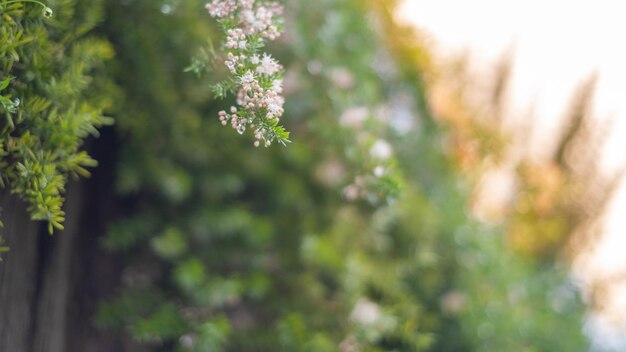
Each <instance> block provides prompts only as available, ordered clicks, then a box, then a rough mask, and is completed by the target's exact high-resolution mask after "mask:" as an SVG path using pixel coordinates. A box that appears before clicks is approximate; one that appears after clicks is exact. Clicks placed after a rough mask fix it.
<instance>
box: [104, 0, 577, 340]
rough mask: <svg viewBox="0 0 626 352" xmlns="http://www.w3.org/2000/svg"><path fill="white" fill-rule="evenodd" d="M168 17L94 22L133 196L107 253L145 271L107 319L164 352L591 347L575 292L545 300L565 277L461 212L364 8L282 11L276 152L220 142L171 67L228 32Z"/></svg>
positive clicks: (113, 12) (400, 62)
mask: <svg viewBox="0 0 626 352" xmlns="http://www.w3.org/2000/svg"><path fill="white" fill-rule="evenodd" d="M162 4H163V3H161V2H153V1H137V2H133V3H132V4H127V5H122V4H118V3H115V2H111V3H109V4H108V14H109V15H108V16H107V21H106V23H105V26H104V28H103V30H104V31H105V32H106V33H107V36H108V37H109V38H112V41H113V42H114V43H116V52H118V53H119V58H118V59H119V61H118V62H116V63H114V64H113V65H112V66H111V72H112V73H113V74H114V75H115V77H116V81H118V82H119V83H120V85H121V87H122V89H123V90H124V98H123V99H122V100H121V101H119V104H118V106H117V111H116V118H117V120H116V121H117V124H116V128H117V131H118V133H119V134H120V136H121V138H122V139H123V141H124V143H123V145H122V150H121V151H120V160H119V164H118V177H117V186H118V187H117V188H118V191H119V192H120V193H121V194H123V195H125V196H126V197H132V199H133V211H132V212H131V215H129V216H128V217H127V218H124V219H120V220H119V221H118V222H117V223H116V224H113V225H112V226H111V228H110V232H109V236H108V237H107V238H106V239H105V241H104V243H105V245H106V246H107V247H108V248H110V249H113V250H123V251H125V252H126V253H130V254H132V256H129V258H128V262H127V266H128V270H129V271H130V272H133V273H135V275H136V276H137V278H136V279H135V280H128V282H126V283H125V285H124V286H123V287H122V288H120V294H119V296H118V297H117V298H114V299H112V300H111V301H109V302H106V303H103V304H102V305H101V307H100V310H99V313H98V321H99V322H101V324H102V325H105V326H108V327H118V328H120V329H124V331H126V333H127V334H128V335H129V336H130V337H131V338H134V339H136V340H138V341H144V342H145V343H147V344H148V345H149V346H152V347H153V348H154V349H155V350H156V349H158V348H161V349H164V350H181V351H182V350H197V351H205V350H211V351H258V350H268V351H289V352H292V351H316V352H317V351H337V350H343V351H351V350H361V351H473V350H495V351H499V350H502V351H517V350H520V351H523V350H535V351H555V350H568V351H578V350H581V351H582V350H584V348H585V347H584V346H585V342H584V338H583V337H582V333H581V319H580V314H581V312H580V310H581V305H580V301H579V300H578V297H577V296H576V295H575V294H573V293H572V295H570V294H569V293H567V294H566V295H565V296H567V297H566V298H565V299H564V300H561V301H559V299H557V300H554V299H552V298H553V297H557V296H558V295H559V294H560V293H559V292H566V291H567V290H569V289H565V291H562V288H564V287H568V286H567V285H566V284H565V282H566V277H565V274H564V272H563V271H562V270H560V269H556V268H552V267H545V268H541V270H543V274H542V275H541V276H538V277H533V275H534V274H536V273H537V271H538V270H539V269H537V268H535V267H533V266H532V265H531V264H529V263H527V262H525V261H524V260H523V259H522V258H518V257H516V256H515V255H514V254H513V253H511V252H510V251H508V250H507V248H506V246H504V244H503V243H502V239H501V237H499V236H501V231H500V230H499V229H491V228H488V227H486V226H484V225H480V224H477V223H476V222H475V221H474V220H473V219H471V218H470V217H469V216H468V214H467V212H466V210H465V209H466V205H467V200H468V197H467V188H468V187H467V186H466V185H464V184H463V182H462V181H461V179H462V177H461V176H460V175H459V174H458V173H457V171H456V169H454V168H453V167H452V165H451V163H450V162H449V160H448V157H447V156H446V155H445V154H444V153H443V151H442V148H441V147H440V146H441V134H440V131H439V130H438V129H437V127H436V125H434V124H433V119H432V117H431V116H430V113H429V111H428V108H427V105H426V104H424V101H425V97H424V96H425V93H424V90H423V87H422V86H421V84H420V83H419V80H418V81H417V82H416V80H415V77H416V76H419V75H420V74H421V73H422V72H421V71H420V68H419V67H418V66H415V65H413V66H412V65H409V64H407V62H410V60H408V59H407V58H405V57H403V56H401V55H403V54H402V51H395V49H397V48H395V47H393V46H394V45H396V44H394V43H389V42H387V41H386V38H385V37H383V36H381V35H380V34H377V33H381V32H384V31H383V29H384V28H385V27H384V26H383V25H382V24H381V21H383V19H382V18H379V17H377V14H376V13H374V12H371V11H370V9H369V8H368V6H367V4H368V3H367V2H365V1H357V0H352V1H339V0H325V1H319V2H308V1H298V2H290V3H289V9H288V12H287V13H290V15H289V16H288V17H287V26H286V33H287V35H286V39H285V40H284V41H282V42H279V43H277V45H276V46H274V47H272V48H269V49H270V50H271V51H272V52H273V53H275V56H276V57H278V58H280V60H281V62H283V63H285V64H286V67H287V72H288V73H287V75H286V77H285V80H286V82H285V83H286V84H285V89H286V94H287V100H286V101H287V102H286V109H287V111H288V114H289V116H290V119H289V121H287V128H288V129H289V130H292V131H295V132H294V133H297V134H298V138H294V141H293V143H292V144H291V145H290V147H289V148H286V149H282V150H279V151H267V150H265V151H259V150H256V149H252V148H249V147H248V146H246V145H242V144H241V143H240V141H239V140H237V139H236V138H233V136H230V135H227V134H225V133H223V131H220V129H219V126H217V124H216V123H214V118H213V117H212V116H216V113H217V110H220V109H221V107H222V106H223V104H224V101H218V102H214V101H211V100H210V96H211V94H210V93H211V92H210V90H209V89H207V87H206V86H205V84H204V83H203V82H200V81H198V80H196V79H195V77H192V76H191V75H181V74H180V72H181V70H182V68H183V67H185V66H187V65H188V60H189V59H188V57H189V52H190V48H195V47H198V46H199V45H200V43H204V42H205V41H206V38H207V37H213V38H219V33H220V29H219V28H215V27H212V26H211V24H210V23H209V21H207V19H206V13H205V12H204V11H202V10H201V8H200V5H198V4H196V3H192V2H177V3H175V4H174V3H171V2H167V4H168V5H169V6H171V8H170V11H168V12H167V13H163V12H161V5H162ZM173 4H174V5H173ZM379 15H380V14H379ZM138 16H141V18H142V21H135V19H136V18H138ZM191 24H193V25H191ZM392 47H393V49H394V50H393V51H392V50H391V49H392ZM392 53H393V55H392ZM413 54H415V52H414V51H411V55H413ZM212 55H213V51H212V50H211V49H207V50H206V51H205V52H202V53H201V54H200V55H199V56H198V57H197V58H196V59H194V60H193V61H192V66H190V67H189V68H188V71H191V72H200V71H203V70H205V68H206V67H207V66H209V64H207V61H206V60H207V59H208V60H212V58H213V56H212ZM147 58H149V59H147ZM121 63H123V64H121ZM210 74H211V75H212V76H211V77H210V79H215V80H216V81H219V80H220V79H221V77H223V73H222V72H220V71H219V69H218V70H216V71H212V73H210ZM231 89H232V87H230V86H229V85H228V83H226V84H225V85H223V86H222V87H221V88H219V92H218V93H220V92H221V93H226V92H227V91H229V90H231ZM224 99H226V101H228V99H231V98H229V97H225V98H224ZM214 104H215V105H214ZM483 248H484V250H483ZM139 258H150V259H149V261H148V263H149V265H146V263H142V260H141V259H139ZM516 287H525V288H526V289H527V290H528V292H526V293H524V294H523V295H521V296H516V295H515V292H516V291H515V288H516ZM567 292H569V291H567ZM572 292H573V291H572ZM129 297H132V298H133V300H131V299H130V298H129ZM142 297H145V298H146V300H148V301H149V302H150V303H149V304H145V302H140V300H141V298H142ZM547 297H550V298H547ZM134 300H136V303H135V301H134ZM557 301H558V302H559V303H558V304H555V302H557ZM511 302H513V303H514V304H515V305H516V306H515V309H513V310H511V311H513V312H514V314H512V315H510V314H507V311H506V310H505V309H504V307H506V306H507V304H509V305H510V304H513V303H511ZM120 312H123V314H120ZM175 312H176V314H175ZM159 320H161V322H169V324H171V326H169V328H168V329H166V328H165V325H166V324H164V325H160V324H159V323H158V321H159ZM520 327H522V328H521V330H520ZM546 329H548V330H549V331H551V333H553V334H554V335H550V336H551V339H550V341H548V339H542V338H540V337H544V336H546V335H545V334H544V331H545V330H546ZM557 336H558V337H557ZM157 337H158V339H157ZM157 341H158V342H157Z"/></svg>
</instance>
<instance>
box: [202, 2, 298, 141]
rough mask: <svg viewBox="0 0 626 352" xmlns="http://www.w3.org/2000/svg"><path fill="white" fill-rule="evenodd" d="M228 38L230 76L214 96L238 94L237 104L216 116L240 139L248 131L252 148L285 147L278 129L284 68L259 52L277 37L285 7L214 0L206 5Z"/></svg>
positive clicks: (284, 135) (285, 136) (285, 138)
mask: <svg viewBox="0 0 626 352" xmlns="http://www.w3.org/2000/svg"><path fill="white" fill-rule="evenodd" d="M206 9H207V11H208V12H209V15H211V17H213V18H215V19H216V20H217V21H218V23H219V24H220V26H221V27H222V29H223V30H224V33H225V35H226V40H225V43H224V47H225V48H226V49H227V51H228V52H227V54H226V59H225V60H224V64H225V65H226V67H227V68H228V71H229V72H230V74H231V76H230V77H229V79H227V80H226V81H224V82H222V83H219V84H217V85H216V86H215V87H214V91H215V92H216V95H217V96H220V97H223V96H225V95H226V93H231V92H232V93H233V94H236V97H237V105H238V106H231V107H230V110H229V111H220V112H219V119H220V121H221V123H222V125H224V126H227V125H230V126H231V127H232V128H233V129H235V130H236V131H237V133H239V134H243V133H244V132H245V131H246V130H250V131H252V132H253V134H254V139H255V141H254V145H255V146H257V147H258V146H259V145H261V144H263V145H264V146H265V147H268V146H270V145H271V144H272V143H274V142H278V143H281V144H283V145H285V144H286V143H288V142H289V133H288V132H287V131H285V129H284V128H283V127H282V126H281V125H279V122H280V118H281V116H282V115H283V113H284V108H283V104H284V103H285V99H284V97H283V96H282V92H283V80H282V73H283V66H281V65H280V64H279V63H278V61H276V59H274V58H273V57H272V56H271V55H270V54H268V53H263V52H261V48H263V46H265V43H266V41H268V40H274V39H276V38H278V37H279V36H280V27H281V21H282V17H281V16H282V13H283V7H282V6H281V5H280V4H278V3H277V2H273V1H259V0H213V1H212V2H210V3H208V4H207V5H206Z"/></svg>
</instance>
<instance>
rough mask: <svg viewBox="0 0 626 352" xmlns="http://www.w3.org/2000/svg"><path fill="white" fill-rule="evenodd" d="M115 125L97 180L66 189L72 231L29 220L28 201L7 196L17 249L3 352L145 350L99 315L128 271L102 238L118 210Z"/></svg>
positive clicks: (9, 278)
mask: <svg viewBox="0 0 626 352" xmlns="http://www.w3.org/2000/svg"><path fill="white" fill-rule="evenodd" d="M114 145H115V136H114V134H113V131H112V129H108V130H107V129H105V130H103V133H102V137H101V138H100V140H99V141H98V143H94V144H93V148H92V152H91V154H92V155H93V156H94V157H95V158H96V159H98V160H99V161H100V166H99V167H98V168H96V169H95V170H93V176H92V178H90V179H86V180H81V181H80V182H70V184H69V185H68V187H67V194H66V201H65V206H64V208H65V212H66V219H67V220H66V222H65V224H64V225H65V230H63V231H57V232H55V234H54V235H52V236H50V235H49V234H48V233H47V231H46V226H45V224H43V223H41V222H34V221H31V220H30V217H29V215H28V213H27V212H26V206H25V204H24V203H23V202H22V201H20V200H19V199H18V198H17V197H16V196H14V195H10V194H8V192H6V191H5V192H3V193H0V206H1V207H2V210H3V211H2V213H1V214H0V216H1V217H2V220H3V221H4V224H5V227H4V228H2V229H0V234H2V237H3V238H4V239H5V240H6V246H8V247H10V251H9V252H6V253H3V256H2V258H3V262H0V352H109V351H116V352H123V351H129V352H130V351H132V352H135V351H139V350H140V349H136V347H137V346H134V345H133V344H132V343H129V341H127V340H125V339H124V338H122V337H120V336H119V334H118V333H117V332H107V331H101V330H100V329H98V328H97V327H95V326H94V322H93V320H94V319H93V318H94V314H95V312H96V310H97V306H98V303H99V302H101V301H102V300H104V299H107V298H110V297H111V296H113V294H114V293H115V289H116V287H117V286H118V283H119V278H120V273H121V269H122V264H121V260H119V258H117V257H115V256H113V255H111V254H110V253H107V252H105V251H103V249H102V248H101V247H100V238H101V237H102V236H103V235H104V234H105V232H106V228H107V225H108V223H109V222H110V221H111V219H113V218H115V216H116V215H117V212H118V211H119V209H120V208H121V207H120V204H121V203H120V202H119V201H118V200H116V198H115V197H114V196H113V195H114V193H115V192H114V189H113V183H112V181H111V180H113V179H114V164H115V153H114V149H113V148H111V146H114Z"/></svg>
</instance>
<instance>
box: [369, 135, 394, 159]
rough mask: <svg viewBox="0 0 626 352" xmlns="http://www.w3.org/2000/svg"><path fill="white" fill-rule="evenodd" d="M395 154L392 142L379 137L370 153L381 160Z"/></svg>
mask: <svg viewBox="0 0 626 352" xmlns="http://www.w3.org/2000/svg"><path fill="white" fill-rule="evenodd" d="M392 154H393V149H392V148H391V144H389V143H388V142H387V141H385V140H382V139H379V140H377V141H376V142H374V144H373V145H372V147H371V148H370V155H371V156H372V157H373V158H375V159H379V160H387V159H389V158H390V157H391V155H392Z"/></svg>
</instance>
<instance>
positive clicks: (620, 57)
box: [399, 0, 626, 348]
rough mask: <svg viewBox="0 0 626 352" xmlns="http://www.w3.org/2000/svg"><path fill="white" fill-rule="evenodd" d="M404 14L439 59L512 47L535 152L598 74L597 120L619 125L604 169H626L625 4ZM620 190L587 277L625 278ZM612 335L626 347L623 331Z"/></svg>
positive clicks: (432, 1)
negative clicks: (535, 133)
mask: <svg viewBox="0 0 626 352" xmlns="http://www.w3.org/2000/svg"><path fill="white" fill-rule="evenodd" d="M399 16H400V17H401V18H402V19H403V20H405V21H408V22H410V23H413V24H415V25H416V26H417V27H418V28H420V29H421V30H423V31H425V32H427V33H429V34H430V35H431V36H432V37H433V39H434V43H435V44H436V47H435V50H437V51H438V54H440V55H446V54H453V53H460V52H462V51H463V50H465V49H469V51H470V53H471V58H472V59H474V60H475V61H476V62H477V63H478V64H479V65H483V66H484V68H485V69H488V68H489V65H493V64H494V63H495V62H496V61H497V59H498V58H499V57H500V56H501V55H502V54H503V53H504V52H505V51H506V50H507V49H508V48H511V47H512V46H513V47H514V53H515V55H514V64H515V65H514V69H513V77H512V82H511V92H510V93H511V94H510V106H511V109H512V111H511V113H512V114H513V115H515V114H516V113H517V114H518V115H521V113H522V112H523V111H527V110H528V108H529V107H530V106H531V105H532V106H533V110H534V112H535V114H536V118H537V121H536V125H537V126H538V127H539V130H540V131H541V132H542V133H540V139H539V140H538V141H537V142H538V143H536V145H537V148H538V151H539V149H541V139H549V138H551V133H552V132H553V131H554V130H555V128H556V126H557V124H558V119H559V118H560V117H562V116H563V113H564V111H565V110H566V108H567V106H568V104H569V101H570V98H571V97H572V94H573V92H574V90H575V87H576V86H577V85H578V84H579V83H581V82H582V81H583V80H584V79H585V78H587V77H589V75H590V74H592V73H593V72H597V73H598V74H599V81H598V84H597V91H596V97H595V109H594V112H595V114H594V115H595V116H597V117H598V118H599V119H608V118H611V119H613V120H614V127H613V136H612V138H610V139H609V140H608V145H607V150H606V152H605V160H604V164H605V165H606V168H607V170H614V169H616V168H617V167H620V166H623V165H626V38H625V37H626V1H622V0H524V1H513V0H473V1H467V0H405V3H404V5H403V6H402V8H401V9H400V11H399ZM622 186H623V187H622V188H621V189H620V191H619V193H618V195H617V197H616V199H615V202H614V204H613V206H612V207H611V210H610V211H611V214H610V216H609V219H608V221H607V233H606V234H605V235H604V240H603V241H602V243H601V244H600V245H599V246H598V249H597V250H596V252H595V254H594V256H593V261H592V264H586V265H584V270H580V269H579V271H580V272H582V275H583V276H584V275H594V273H598V272H601V273H605V274H606V273H619V272H622V273H626V233H625V232H626V231H625V229H626V216H625V215H626V185H622ZM590 268H592V270H593V271H592V272H590ZM613 293H614V295H613V297H614V300H613V302H612V304H613V306H614V307H615V311H621V312H623V315H626V282H624V283H623V284H622V285H621V286H620V287H616V289H615V290H614V291H613ZM623 315H622V316H623ZM596 320H597V319H596ZM600 320H601V319H600ZM598 324H602V322H601V321H600V322H599V323H598ZM613 333H614V334H617V335H619V337H620V339H623V340H624V341H626V326H625V327H624V330H621V331H613ZM614 337H617V336H614ZM624 347H625V348H626V345H624Z"/></svg>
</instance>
